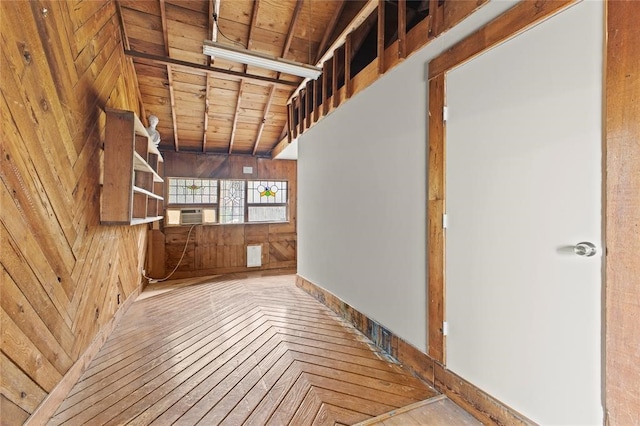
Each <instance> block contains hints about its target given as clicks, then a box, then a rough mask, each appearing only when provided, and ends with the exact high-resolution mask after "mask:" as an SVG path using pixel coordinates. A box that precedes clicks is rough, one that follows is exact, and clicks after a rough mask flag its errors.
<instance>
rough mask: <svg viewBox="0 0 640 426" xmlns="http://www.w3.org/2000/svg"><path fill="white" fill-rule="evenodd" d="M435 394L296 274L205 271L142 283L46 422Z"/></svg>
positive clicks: (329, 410) (355, 414)
mask: <svg viewBox="0 0 640 426" xmlns="http://www.w3.org/2000/svg"><path fill="white" fill-rule="evenodd" d="M187 284H188V283H187ZM149 291H154V290H153V288H151V289H149ZM147 294H148V293H147ZM435 394H436V392H435V391H434V390H433V389H432V388H430V387H429V386H428V385H426V384H425V383H423V382H421V381H420V380H418V379H417V378H415V377H413V376H412V375H410V374H409V373H408V372H406V371H405V370H403V369H402V367H401V366H400V365H398V364H397V363H395V362H394V361H393V360H391V359H389V358H388V357H386V356H385V355H384V354H383V353H381V352H379V351H377V350H376V349H375V347H373V346H372V345H371V343H370V342H368V340H367V339H366V338H365V337H364V336H363V335H362V334H360V333H359V332H358V331H356V330H355V329H354V328H353V327H351V326H349V325H348V324H346V323H345V322H343V321H342V320H341V319H340V318H339V317H337V316H336V315H335V314H334V313H333V312H331V311H330V310H329V309H327V308H326V307H325V306H324V305H322V304H320V303H319V302H317V301H316V300H315V299H313V298H311V297H310V296H309V295H307V294H306V293H305V292H304V291H302V290H300V289H298V288H297V287H296V286H295V276H293V275H283V276H271V277H253V278H229V277H227V278H215V279H212V280H211V281H206V280H205V282H203V279H202V278H199V279H197V280H194V283H193V284H192V285H185V280H181V281H180V283H179V285H178V286H177V287H176V288H175V289H173V290H171V289H169V290H167V286H166V284H165V285H164V286H163V292H157V293H155V294H154V295H152V296H150V297H145V293H143V295H142V296H141V297H140V298H139V299H138V300H137V301H136V302H135V303H134V304H133V305H132V307H131V308H130V309H129V311H128V312H127V313H126V314H125V316H124V317H123V319H122V320H121V322H120V323H119V324H118V325H117V327H116V329H115V330H114V332H113V333H112V335H111V336H110V337H109V339H108V340H107V342H106V343H105V344H104V346H103V347H102V348H101V349H100V352H99V353H98V354H97V355H96V357H95V358H94V360H93V361H92V362H91V364H90V365H89V367H88V368H87V370H86V372H85V373H84V374H83V376H82V377H81V378H80V380H79V381H78V383H77V384H76V385H75V386H74V388H73V389H72V390H71V392H70V393H69V395H68V396H67V398H66V399H65V400H64V402H63V403H62V405H61V406H60V408H59V409H58V411H57V412H56V414H55V415H54V417H53V418H52V419H51V421H50V424H52V425H59V424H65V425H80V424H83V425H84V424H91V425H102V424H106V425H116V424H136V425H147V424H154V425H166V424H179V425H194V424H202V425H214V424H227V425H240V424H251V425H287V424H292V425H305V424H318V425H320V424H323V425H324V424H332V425H333V424H354V423H357V422H360V421H363V420H367V419H370V418H372V417H375V416H378V415H381V414H383V413H386V412H388V411H390V410H393V409H397V408H400V407H404V406H406V405H409V404H413V403H416V402H418V401H422V400H425V399H429V398H431V397H433V396H434V395H435Z"/></svg>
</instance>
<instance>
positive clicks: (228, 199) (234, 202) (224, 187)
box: [219, 180, 245, 223]
mask: <svg viewBox="0 0 640 426" xmlns="http://www.w3.org/2000/svg"><path fill="white" fill-rule="evenodd" d="M244 187H245V183H244V181H242V180H221V181H220V215H219V218H220V223H243V222H244V204H245V191H244Z"/></svg>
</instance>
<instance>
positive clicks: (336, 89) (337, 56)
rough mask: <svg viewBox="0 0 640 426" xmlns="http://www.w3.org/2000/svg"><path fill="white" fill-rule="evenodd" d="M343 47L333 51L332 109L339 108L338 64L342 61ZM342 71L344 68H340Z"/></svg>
mask: <svg viewBox="0 0 640 426" xmlns="http://www.w3.org/2000/svg"><path fill="white" fill-rule="evenodd" d="M343 50H344V46H340V47H338V48H337V49H336V50H335V55H334V56H333V82H332V83H333V107H334V108H338V107H339V106H340V88H339V87H338V83H339V82H340V69H341V67H340V62H341V61H342V60H344V54H343ZM342 69H344V67H343V68H342Z"/></svg>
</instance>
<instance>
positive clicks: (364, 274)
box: [298, 1, 514, 350]
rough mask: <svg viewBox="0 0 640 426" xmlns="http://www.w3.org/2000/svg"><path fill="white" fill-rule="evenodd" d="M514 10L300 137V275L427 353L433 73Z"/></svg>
mask: <svg viewBox="0 0 640 426" xmlns="http://www.w3.org/2000/svg"><path fill="white" fill-rule="evenodd" d="M513 4H514V2H512V1H491V2H490V3H489V4H487V5H485V6H483V7H482V8H481V9H480V10H479V11H477V12H476V13H475V14H474V15H473V16H471V17H470V18H468V19H467V20H465V21H464V22H462V23H461V24H459V25H458V26H456V28H454V29H452V30H451V31H449V32H447V33H445V34H444V35H442V36H440V37H439V38H438V39H436V40H434V41H432V42H431V43H430V44H429V45H428V46H426V47H425V48H423V49H422V50H421V51H419V52H417V53H416V54H414V55H413V56H411V57H410V58H409V59H407V60H406V61H405V62H404V63H402V64H400V65H399V66H397V67H396V68H394V69H393V70H391V71H389V72H388V73H387V74H386V75H385V76H384V77H383V78H381V79H379V80H378V81H377V82H375V83H374V84H373V85H371V86H370V87H369V88H368V89H366V90H365V91H363V92H361V93H359V94H358V95H356V96H355V97H354V98H352V99H350V100H349V101H348V102H347V103H346V104H343V105H342V106H341V107H340V108H339V109H337V110H336V111H335V112H334V113H332V114H331V115H329V116H328V117H326V118H324V119H323V120H322V121H321V122H320V123H318V124H317V125H316V126H314V127H313V128H312V129H310V130H308V131H307V132H305V133H304V134H303V135H302V136H300V138H299V143H298V273H299V274H300V275H301V276H302V277H304V278H306V279H307V280H309V281H311V282H313V283H314V284H316V285H319V286H321V287H323V288H325V289H326V290H328V291H330V292H331V293H333V294H335V295H336V296H338V297H339V298H341V299H342V300H344V301H346V302H347V303H349V304H350V305H352V306H353V307H355V308H356V309H358V310H359V311H361V312H363V313H364V314H366V315H367V316H369V317H370V318H372V319H374V320H376V321H378V322H379V323H380V324H382V325H383V326H385V327H386V328H388V329H390V330H391V331H393V332H394V333H396V334H397V335H399V336H400V337H402V338H403V339H405V340H407V341H408V342H410V343H411V344H413V345H414V346H416V347H417V348H419V349H421V350H426V334H427V312H426V305H427V302H426V234H425V232H426V175H427V172H426V159H427V151H426V146H427V99H428V98H427V96H428V94H427V82H426V77H425V76H426V66H427V63H428V62H429V60H430V59H432V58H434V57H435V56H437V55H438V54H439V53H440V52H442V51H443V50H444V49H446V48H448V47H450V46H452V45H453V44H455V43H456V42H457V41H459V40H460V39H462V38H463V37H464V36H466V35H468V34H470V33H471V32H472V31H473V30H475V29H477V28H479V27H481V26H482V25H484V24H485V23H486V22H488V21H490V20H491V19H493V18H494V17H496V16H498V15H499V14H501V13H502V12H504V11H505V10H507V9H508V8H510V7H511V6H513Z"/></svg>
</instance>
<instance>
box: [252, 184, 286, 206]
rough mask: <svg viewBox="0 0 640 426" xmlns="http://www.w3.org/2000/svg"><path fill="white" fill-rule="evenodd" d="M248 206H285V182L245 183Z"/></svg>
mask: <svg viewBox="0 0 640 426" xmlns="http://www.w3.org/2000/svg"><path fill="white" fill-rule="evenodd" d="M247 188H248V191H249V193H248V197H247V202H248V203H249V204H286V202H287V182H286V181H267V180H250V181H248V182H247Z"/></svg>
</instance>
